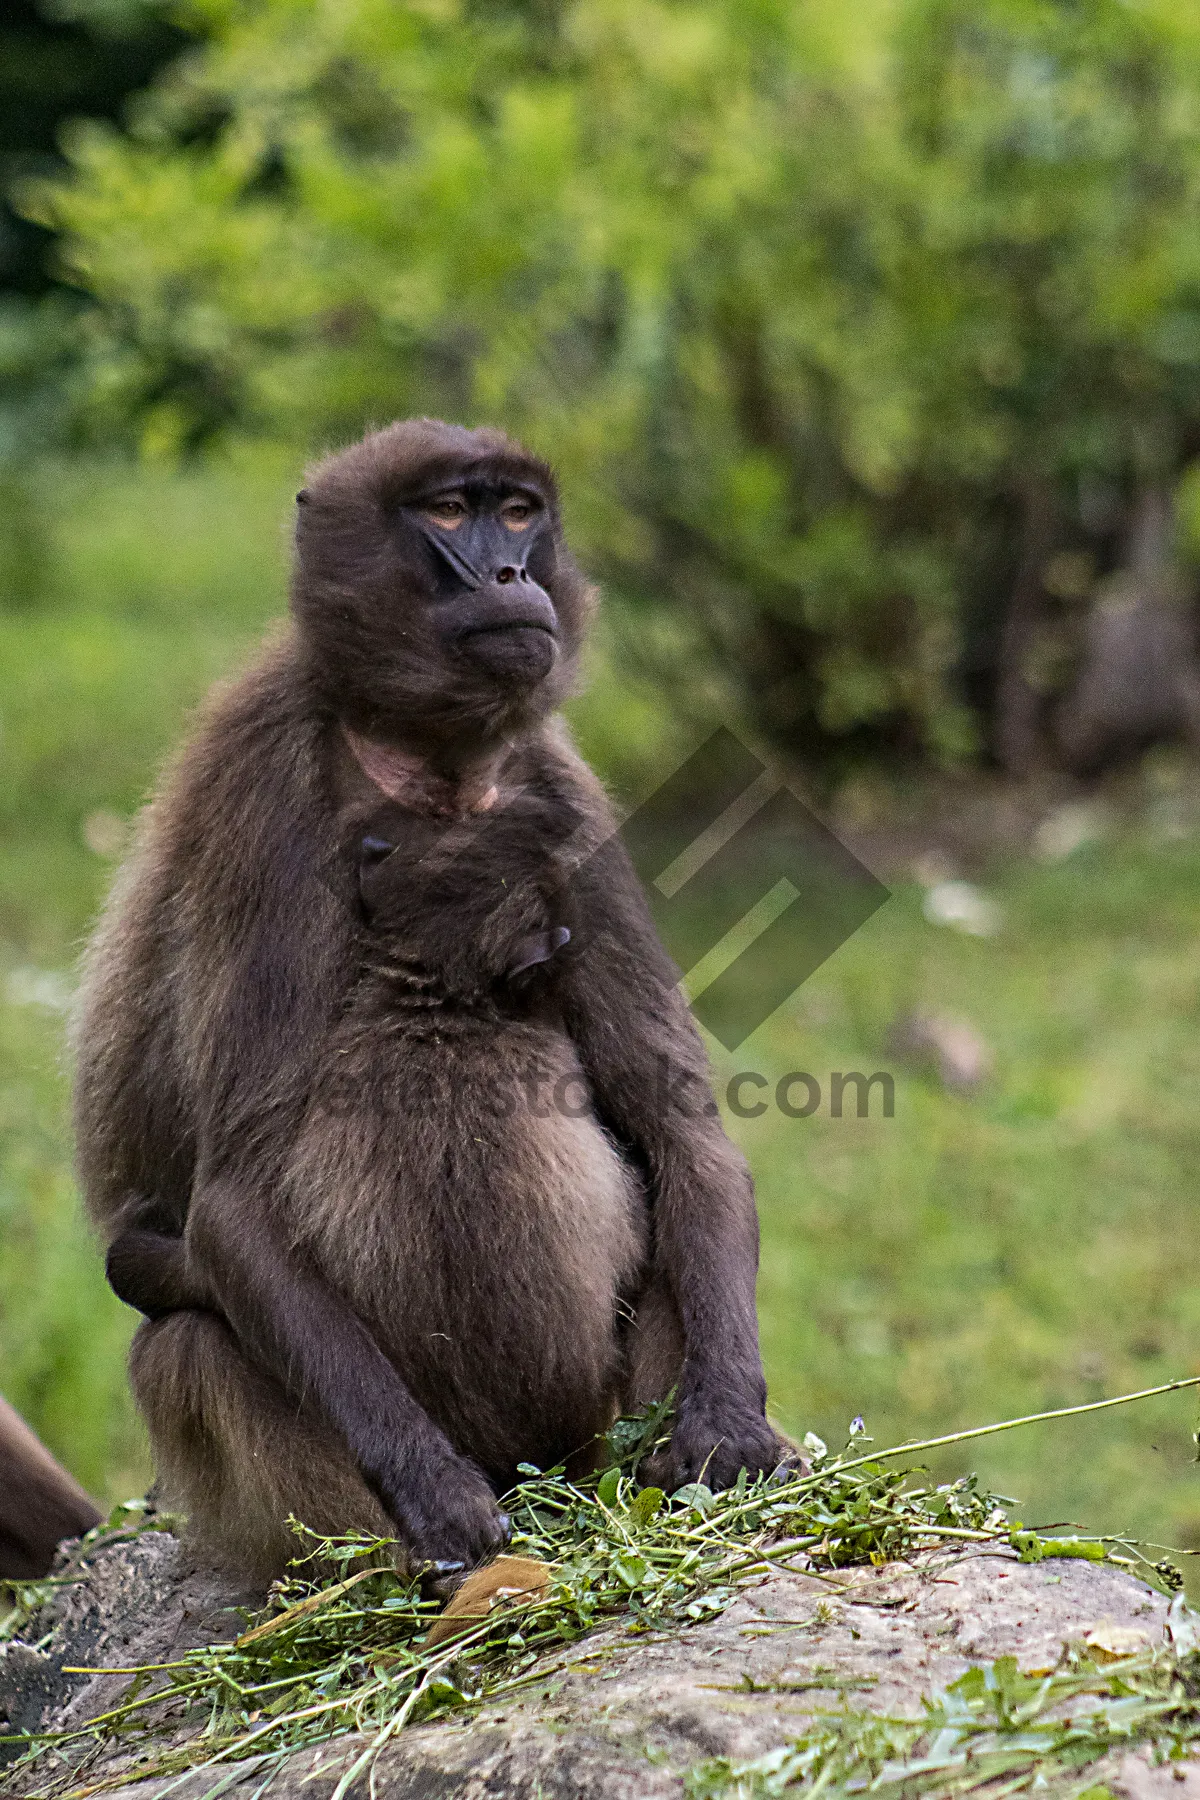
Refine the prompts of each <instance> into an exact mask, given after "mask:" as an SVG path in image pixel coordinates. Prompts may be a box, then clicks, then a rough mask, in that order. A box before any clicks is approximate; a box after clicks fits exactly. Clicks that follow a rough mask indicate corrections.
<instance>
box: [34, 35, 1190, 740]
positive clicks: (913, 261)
mask: <svg viewBox="0 0 1200 1800" xmlns="http://www.w3.org/2000/svg"><path fill="white" fill-rule="evenodd" d="M188 16H189V18H190V19H191V20H192V21H194V22H195V21H198V22H199V24H200V27H201V29H202V31H203V32H204V33H206V34H207V35H208V39H209V41H208V43H207V46H206V47H205V48H203V49H200V50H197V51H193V52H190V53H189V54H188V55H187V56H185V57H184V58H183V59H182V60H181V61H179V62H178V63H176V64H175V65H174V68H173V70H172V72H171V73H170V74H169V76H167V77H166V78H165V79H163V80H162V81H160V83H159V85H158V86H157V88H156V89H155V90H154V91H153V92H152V94H151V95H150V97H149V98H148V99H146V100H145V102H144V104H143V105H142V106H141V108H140V111H139V112H138V115H137V119H136V124H135V128H134V130H133V133H132V135H131V136H122V135H120V134H118V133H117V132H116V131H115V130H114V129H112V128H111V127H108V126H103V125H98V124H90V125H87V126H82V125H81V126H78V127H77V128H76V130H75V131H74V133H73V136H72V138H71V140H70V145H69V148H70V152H71V156H72V159H73V162H74V166H75V175H76V179H75V180H74V182H73V183H72V184H71V185H70V186H66V187H62V186H60V187H58V188H57V189H54V188H50V189H47V188H43V189H42V190H40V192H38V193H37V194H34V195H30V196H27V200H26V204H27V205H28V206H30V207H31V208H32V209H33V210H35V211H36V212H38V214H39V216H41V217H42V218H44V219H45V220H47V221H49V222H52V223H54V224H56V225H58V226H59V227H61V228H62V229H63V230H65V231H66V232H67V233H68V235H69V241H68V244H67V247H66V252H65V253H66V256H67V260H68V263H69V266H70V267H71V268H72V269H73V270H74V272H75V275H76V277H77V279H78V280H79V281H80V282H81V283H82V284H83V285H84V286H86V287H88V288H90V289H91V290H92V292H93V293H94V294H95V295H97V296H98V297H99V298H100V300H101V301H102V303H103V307H102V310H100V311H98V312H96V313H95V314H93V315H92V316H91V318H90V321H89V324H88V337H87V357H88V362H89V367H90V371H91V377H92V379H91V385H90V392H91V396H92V403H93V405H94V406H96V407H98V408H99V409H100V411H101V413H102V414H103V415H104V416H105V417H106V418H108V419H111V418H113V417H114V416H117V417H121V418H124V419H126V420H132V421H135V422H136V426H137V430H138V432H139V433H140V436H141V439H142V441H143V443H144V444H145V445H147V446H149V447H150V448H152V449H156V450H161V451H168V452H174V451H178V450H180V449H182V448H186V447H188V446H192V445H195V444H197V443H199V442H201V441H203V440H204V439H205V438H207V437H209V436H211V435H212V434H214V433H220V432H224V431H227V430H228V429H230V428H231V427H234V426H243V425H245V424H247V423H249V424H251V425H259V424H265V425H268V426H269V427H270V428H271V430H272V431H274V432H277V433H278V432H282V433H283V434H284V435H288V436H292V437H295V436H296V435H299V436H301V437H304V438H318V439H325V438H328V437H331V436H332V437H339V436H345V435H348V434H351V433H354V432H357V431H358V430H359V429H360V427H361V426H362V425H363V424H364V423H365V422H367V421H368V420H370V419H376V420H378V419H382V418H386V417H388V416H391V415H394V414H398V413H405V412H410V411H419V410H423V409H424V410H436V411H440V412H445V413H449V414H452V415H456V416H466V417H469V418H473V419H481V418H498V419H501V420H503V421H505V422H507V423H508V424H509V425H511V426H512V427H513V428H515V430H517V431H518V432H519V433H521V434H523V435H524V436H526V437H528V438H530V439H532V440H533V441H534V442H535V444H537V445H538V447H540V448H542V449H544V450H545V451H547V452H548V453H549V454H550V455H551V456H552V457H553V458H554V459H555V460H556V461H557V463H558V464H559V465H560V466H561V468H562V469H563V471H564V474H565V476H566V485H567V491H568V494H569V496H570V500H571V510H572V514H573V523H574V526H575V529H576V532H577V535H578V536H579V538H580V540H581V541H582V544H583V547H584V550H585V553H586V555H587V557H588V559H589V561H590V562H591V564H592V566H593V567H595V568H596V570H597V572H598V573H600V574H602V575H604V576H605V577H606V578H607V579H608V580H609V581H610V582H611V583H612V585H613V586H614V588H615V589H616V591H617V592H618V594H619V595H620V597H621V600H622V619H623V625H624V633H625V637H626V640H627V649H630V650H632V651H633V652H634V653H635V654H636V656H637V658H638V660H639V662H640V663H642V664H643V665H647V666H651V667H654V668H656V669H657V671H658V673H659V675H660V677H661V678H662V679H663V680H665V681H667V682H669V683H670V684H671V685H672V687H673V688H674V689H675V691H676V692H677V694H678V695H679V696H680V698H681V700H682V701H684V702H685V703H686V704H687V706H689V707H690V708H691V709H692V710H694V711H697V712H700V713H706V712H712V711H713V710H717V709H720V710H723V711H725V712H726V713H727V714H728V713H729V712H730V711H733V712H734V713H735V714H736V713H737V712H738V711H741V712H742V714H743V716H748V717H749V718H750V719H752V720H753V721H754V723H755V724H756V725H757V726H758V727H759V729H761V730H762V731H763V732H765V733H766V734H767V735H768V736H770V737H772V738H773V739H774V740H775V741H776V742H778V743H780V744H782V745H783V746H785V747H786V748H788V749H790V750H792V751H793V752H795V753H804V752H808V753H818V752H819V753H822V754H827V753H828V752H829V750H830V748H831V747H832V746H834V745H842V746H849V747H851V748H853V747H854V746H855V745H856V744H857V743H860V742H862V743H866V744H868V745H875V746H878V745H879V744H880V743H881V742H885V743H887V744H889V745H891V746H893V747H894V748H896V749H900V750H910V751H913V752H919V753H925V754H929V753H932V754H934V755H936V756H939V757H942V758H954V757H959V756H962V755H963V754H966V753H969V752H970V750H971V749H972V747H973V746H975V745H976V744H977V743H978V741H979V730H978V726H979V722H980V720H981V719H982V720H983V722H984V724H985V727H988V728H989V729H990V724H989V722H992V721H994V723H995V728H996V741H997V744H998V747H999V749H1000V751H1001V753H1002V754H1003V756H1004V757H1005V759H1006V760H1007V761H1008V762H1009V763H1010V764H1012V765H1013V766H1021V765H1023V764H1024V763H1026V762H1028V761H1029V760H1030V759H1031V757H1032V756H1033V755H1034V754H1035V752H1036V748H1037V744H1038V741H1039V734H1041V733H1042V732H1043V730H1044V726H1045V724H1046V721H1047V720H1048V719H1049V717H1050V713H1051V708H1050V701H1051V700H1052V698H1053V696H1054V694H1055V693H1056V692H1057V691H1059V690H1062V689H1064V688H1065V687H1069V686H1070V683H1071V680H1072V679H1073V675H1074V672H1075V670H1076V669H1077V668H1078V666H1079V663H1080V658H1081V656H1084V655H1085V654H1086V641H1085V640H1086V631H1085V630H1084V624H1085V622H1086V618H1087V616H1088V610H1089V604H1090V603H1091V602H1092V601H1099V600H1100V599H1102V598H1103V596H1102V594H1101V593H1100V590H1099V588H1098V586H1097V584H1098V583H1099V582H1100V581H1101V578H1102V577H1104V576H1105V575H1106V574H1107V573H1110V572H1111V571H1112V569H1113V568H1114V567H1116V566H1117V565H1119V564H1120V563H1121V562H1122V560H1123V559H1127V556H1128V551H1127V547H1126V539H1127V538H1128V535H1129V530H1130V526H1131V522H1132V521H1133V520H1134V519H1135V517H1136V516H1137V507H1138V504H1139V503H1140V499H1141V498H1143V497H1144V496H1145V494H1146V493H1148V492H1151V493H1156V492H1159V491H1160V490H1161V491H1163V492H1164V493H1169V490H1170V489H1171V487H1172V486H1173V484H1174V483H1175V482H1176V480H1177V478H1178V476H1179V474H1180V471H1181V470H1182V469H1183V468H1184V466H1185V465H1186V464H1187V463H1188V461H1189V458H1190V457H1191V456H1192V455H1193V454H1194V453H1195V451H1196V449H1197V448H1198V447H1200V431H1198V428H1200V405H1198V401H1197V395H1198V394H1200V388H1198V387H1197V383H1196V375H1197V371H1198V369H1200V288H1198V280H1200V232H1198V229H1197V223H1196V221H1197V217H1198V216H1200V214H1198V210H1197V200H1198V198H1200V54H1198V53H1200V21H1198V20H1197V18H1196V16H1195V15H1194V14H1193V13H1191V12H1189V11H1188V10H1187V9H1181V8H1179V7H1178V6H1176V5H1174V4H1172V3H1171V0H1150V3H1148V4H1145V5H1141V6H1138V7H1136V8H1135V7H1130V6H1127V5H1125V4H1122V3H1121V0H1096V3H1095V4H1094V5H1091V6H1089V7H1088V8H1086V9H1080V8H1078V7H1064V6H1062V5H1061V4H1058V3H1057V0H969V3H968V0H873V4H871V5H858V6H855V7H845V6H842V5H836V4H834V0H806V3H805V4H801V5H796V4H793V3H791V0H786V3H785V0H757V3H756V4H754V5H745V4H741V3H739V0H580V3H579V4H576V5H562V4H548V5H536V6H535V5H532V4H526V3H522V0H489V3H488V4H486V5H478V6H472V7H469V8H468V7H467V6H465V5H464V4H462V3H461V0H447V4H444V5H438V6H436V7H434V6H430V5H423V4H416V3H410V4H406V5H395V4H391V3H390V0H389V3H387V4H383V3H382V0H345V3H344V4H340V5H338V6H336V7H327V6H320V5H317V4H316V3H315V0H286V3H285V0H266V3H265V4H262V5H259V6H256V7H254V8H246V7H242V6H238V5H235V4H233V3H232V0H197V4H196V5H194V6H193V7H192V8H191V9H190V10H189V14H188ZM1151 635H1152V633H1151ZM714 670H715V671H717V673H716V675H715V676H714V674H713V671H714ZM1167 724H1168V725H1169V724H1170V721H1169V720H1168V721H1167ZM1081 754H1082V752H1081Z"/></svg>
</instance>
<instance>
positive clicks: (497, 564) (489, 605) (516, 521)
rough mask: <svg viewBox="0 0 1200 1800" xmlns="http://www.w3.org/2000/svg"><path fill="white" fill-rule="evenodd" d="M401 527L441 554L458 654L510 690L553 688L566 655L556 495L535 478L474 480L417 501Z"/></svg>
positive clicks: (436, 574)
mask: <svg viewBox="0 0 1200 1800" xmlns="http://www.w3.org/2000/svg"><path fill="white" fill-rule="evenodd" d="M400 519H401V528H402V529H403V530H404V531H406V532H408V533H410V534H413V535H414V536H415V537H417V538H419V539H421V540H423V541H424V543H425V545H426V546H427V549H428V551H429V553H430V557H431V569H430V574H431V580H432V585H433V593H434V596H435V597H434V600H433V617H434V621H435V628H436V630H437V632H438V634H439V636H440V638H441V640H442V642H443V643H444V644H445V646H446V648H447V650H448V652H449V653H450V654H451V655H457V656H461V657H464V658H466V659H467V661H468V662H469V663H472V664H474V665H475V666H476V667H477V668H478V669H479V670H480V671H481V673H482V674H484V675H485V676H489V677H491V678H492V679H494V680H496V681H499V682H502V683H514V684H521V683H526V684H529V685H534V684H536V683H537V682H540V681H544V680H545V678H546V676H547V675H548V674H549V673H550V671H551V669H552V668H553V666H554V663H555V660H556V659H557V656H558V652H559V643H558V639H559V623H558V613H557V610H556V609H555V605H554V602H553V600H552V599H551V598H550V595H549V593H548V592H547V585H544V584H548V585H553V579H554V568H555V561H556V556H555V544H554V529H553V519H552V517H551V513H550V508H549V504H548V498H547V496H546V494H545V493H544V492H543V491H542V489H541V486H540V484H539V483H538V482H537V481H536V479H535V478H533V476H532V474H530V475H527V476H526V478H525V480H524V481H522V482H521V483H520V485H516V483H515V482H514V481H513V479H512V478H511V477H509V478H506V477H505V475H504V473H503V472H501V471H497V472H496V473H495V474H493V475H491V476H483V475H479V474H467V475H466V476H465V477H464V478H463V479H462V480H460V481H457V482H455V483H454V485H452V486H451V487H449V488H441V487H437V488H435V490H434V491H433V492H431V493H428V494H424V495H419V496H416V497H414V500H413V501H412V503H411V504H409V505H406V506H404V507H402V508H401V510H400Z"/></svg>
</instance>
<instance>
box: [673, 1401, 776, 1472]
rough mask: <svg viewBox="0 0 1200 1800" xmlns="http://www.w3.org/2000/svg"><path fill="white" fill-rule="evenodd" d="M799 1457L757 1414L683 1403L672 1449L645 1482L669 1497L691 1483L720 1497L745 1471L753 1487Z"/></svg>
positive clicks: (713, 1405) (725, 1406)
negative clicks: (697, 1482)
mask: <svg viewBox="0 0 1200 1800" xmlns="http://www.w3.org/2000/svg"><path fill="white" fill-rule="evenodd" d="M797 1455H798V1452H797V1450H796V1447H795V1445H794V1444H791V1443H789V1441H788V1440H787V1438H785V1437H782V1436H781V1435H780V1433H779V1432H777V1431H776V1430H775V1429H774V1428H773V1427H772V1426H771V1425H769V1424H768V1422H767V1420H766V1418H765V1417H764V1416H763V1414H762V1413H761V1412H759V1411H757V1410H752V1409H750V1408H746V1409H745V1410H735V1409H734V1407H733V1406H731V1405H730V1404H728V1403H727V1402H726V1403H725V1404H721V1403H720V1402H717V1403H711V1404H708V1405H705V1404H703V1403H702V1402H700V1401H699V1400H695V1401H692V1402H691V1403H690V1404H689V1403H688V1402H687V1401H686V1400H685V1401H684V1402H683V1404H682V1405H681V1406H680V1409H679V1416H678V1418H677V1420H676V1423H675V1429H674V1431H673V1432H672V1434H671V1442H670V1444H669V1445H668V1446H667V1448H666V1450H665V1451H664V1452H663V1453H662V1455H661V1457H660V1458H657V1459H656V1463H655V1467H654V1468H653V1470H650V1469H647V1471H646V1472H645V1474H644V1475H643V1477H642V1479H643V1480H650V1479H652V1480H653V1481H654V1482H655V1483H656V1484H657V1485H659V1486H662V1487H665V1488H666V1489H667V1492H668V1493H672V1492H674V1491H675V1490H676V1489H677V1488H681V1487H685V1486H687V1485H688V1483H690V1482H693V1481H699V1482H703V1483H704V1485H705V1487H708V1488H711V1489H712V1491H713V1492H714V1493H717V1492H719V1491H720V1490H721V1489H722V1488H727V1487H732V1486H733V1484H734V1482H735V1481H736V1480H737V1478H738V1475H739V1474H740V1472H741V1471H742V1470H743V1469H745V1471H746V1473H747V1475H748V1476H749V1477H750V1479H751V1480H752V1481H753V1480H754V1478H755V1477H756V1476H758V1475H771V1474H773V1473H774V1472H775V1470H776V1469H778V1468H779V1467H780V1466H781V1465H787V1464H792V1463H794V1462H795V1459H796V1457H797Z"/></svg>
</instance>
